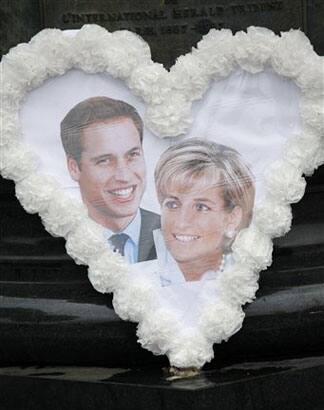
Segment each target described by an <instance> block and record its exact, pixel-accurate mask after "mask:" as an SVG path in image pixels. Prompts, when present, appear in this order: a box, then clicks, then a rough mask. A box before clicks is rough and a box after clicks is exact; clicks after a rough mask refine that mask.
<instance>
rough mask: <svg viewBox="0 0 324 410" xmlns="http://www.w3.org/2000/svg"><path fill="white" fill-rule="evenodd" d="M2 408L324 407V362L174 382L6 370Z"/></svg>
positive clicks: (247, 368)
mask: <svg viewBox="0 0 324 410" xmlns="http://www.w3.org/2000/svg"><path fill="white" fill-rule="evenodd" d="M0 385H1V390H0V408H1V410H16V409H17V410H18V409H19V410H20V409H21V410H22V409H23V410H29V409H30V410H37V409H42V410H43V409H46V410H65V409H66V410H73V409H79V410H82V409H85V410H92V409H96V410H97V409H114V410H115V409H116V410H117V409H127V410H132V409H140V410H146V409H154V410H160V409H161V410H162V409H164V410H166V409H170V410H171V409H172V410H173V409H186V410H190V409H195V410H199V409H204V410H207V409H221V410H232V409H233V410H250V409H260V410H272V409H276V410H279V409H280V410H283V409H287V410H291V409H294V410H322V409H324V389H323V385H324V356H321V357H311V358H303V359H294V360H283V361H271V362H253V363H251V362H250V363H241V364H235V365H231V366H228V367H225V368H221V369H217V370H209V371H205V372H203V373H202V374H201V375H199V376H196V377H194V378H192V379H184V380H176V381H172V382H170V381H167V380H165V379H164V376H163V373H162V370H158V369H154V370H152V369H145V370H143V369H142V370H134V369H133V370H130V369H121V368H119V369H108V368H85V367H82V368H77V367H46V368H44V367H42V368H41V367H28V368H18V367H8V368H0Z"/></svg>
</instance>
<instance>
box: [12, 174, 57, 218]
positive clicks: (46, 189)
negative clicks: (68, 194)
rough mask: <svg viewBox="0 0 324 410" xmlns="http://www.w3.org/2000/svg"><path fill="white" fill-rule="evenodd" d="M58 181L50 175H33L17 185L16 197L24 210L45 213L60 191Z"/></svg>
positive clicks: (32, 212)
mask: <svg viewBox="0 0 324 410" xmlns="http://www.w3.org/2000/svg"><path fill="white" fill-rule="evenodd" d="M59 188H60V187H59V185H58V183H57V182H56V180H55V179H54V178H53V177H51V176H48V175H40V174H39V173H37V174H31V175H29V176H28V177H27V178H24V179H23V180H21V181H18V182H17V183H16V196H17V198H18V199H19V201H20V203H21V205H22V206H23V207H24V209H25V210H26V211H27V212H29V213H31V214H34V213H36V212H44V211H45V210H46V208H47V207H48V205H49V202H50V201H52V200H53V199H54V198H55V197H56V196H59V194H60V190H59Z"/></svg>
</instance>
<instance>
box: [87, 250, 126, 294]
mask: <svg viewBox="0 0 324 410" xmlns="http://www.w3.org/2000/svg"><path fill="white" fill-rule="evenodd" d="M127 272H128V267H127V264H126V262H125V259H124V258H123V257H122V256H121V255H120V254H119V253H118V252H113V251H111V250H109V249H107V250H106V251H105V252H104V253H103V254H102V255H100V256H99V257H98V258H96V259H92V260H91V261H90V263H89V269H88V278H89V280H90V282H91V284H92V286H93V287H94V288H95V289H96V290H97V291H98V292H101V293H110V292H114V291H116V290H117V289H118V288H122V287H124V286H126V284H127V283H126V281H127V278H128V276H127Z"/></svg>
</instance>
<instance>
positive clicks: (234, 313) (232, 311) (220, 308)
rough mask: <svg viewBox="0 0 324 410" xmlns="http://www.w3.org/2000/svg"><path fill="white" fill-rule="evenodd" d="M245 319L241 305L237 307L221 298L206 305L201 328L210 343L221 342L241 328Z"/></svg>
mask: <svg viewBox="0 0 324 410" xmlns="http://www.w3.org/2000/svg"><path fill="white" fill-rule="evenodd" d="M243 320H244V312H243V311H242V308H241V307H239V308H235V307H233V305H231V304H228V303H226V302H225V301H223V300H221V299H219V300H218V301H217V302H216V303H213V304H208V305H206V306H205V307H204V310H203V311H202V320H201V322H200V328H201V330H202V332H203V334H204V336H205V337H206V338H207V340H208V341H209V344H211V342H213V343H221V342H222V341H224V340H225V341H227V340H228V339H229V338H230V337H231V336H232V335H233V334H235V333H236V332H238V331H239V330H240V329H241V327H242V323H243Z"/></svg>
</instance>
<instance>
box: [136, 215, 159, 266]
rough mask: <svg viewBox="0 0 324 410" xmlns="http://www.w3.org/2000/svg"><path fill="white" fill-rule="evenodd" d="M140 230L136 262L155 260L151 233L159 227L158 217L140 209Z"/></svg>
mask: <svg viewBox="0 0 324 410" xmlns="http://www.w3.org/2000/svg"><path fill="white" fill-rule="evenodd" d="M140 212H141V230H140V238H139V244H138V262H143V261H148V260H151V259H156V250H155V246H154V239H153V231H154V230H155V229H159V228H160V227H161V219H160V215H157V214H155V213H154V212H150V211H147V210H145V209H142V208H140Z"/></svg>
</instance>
